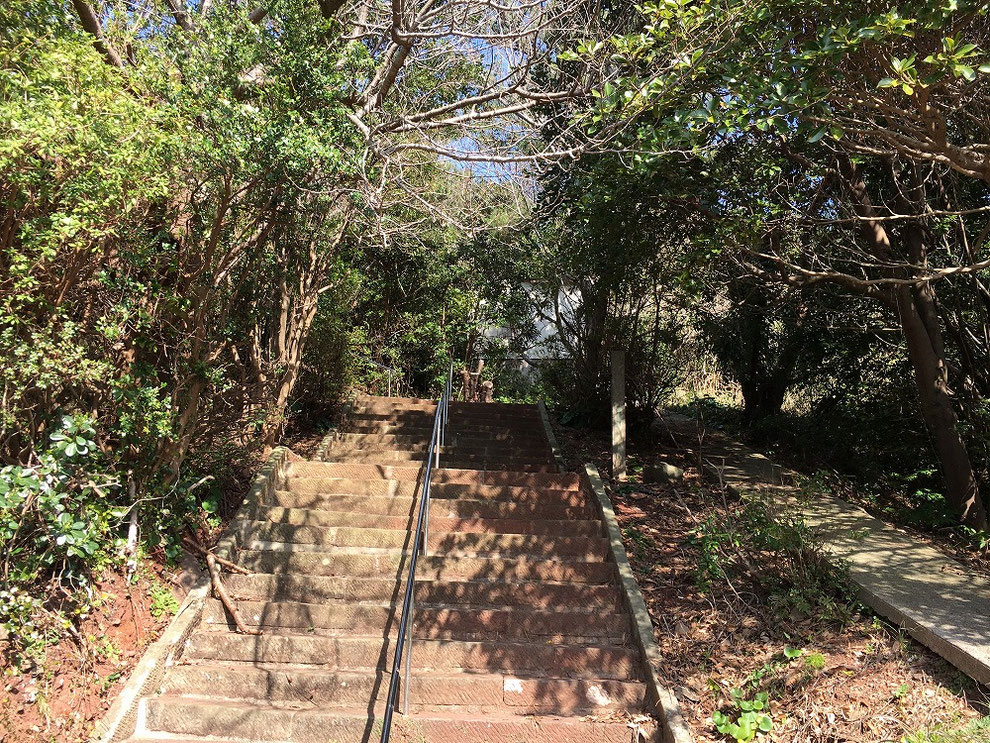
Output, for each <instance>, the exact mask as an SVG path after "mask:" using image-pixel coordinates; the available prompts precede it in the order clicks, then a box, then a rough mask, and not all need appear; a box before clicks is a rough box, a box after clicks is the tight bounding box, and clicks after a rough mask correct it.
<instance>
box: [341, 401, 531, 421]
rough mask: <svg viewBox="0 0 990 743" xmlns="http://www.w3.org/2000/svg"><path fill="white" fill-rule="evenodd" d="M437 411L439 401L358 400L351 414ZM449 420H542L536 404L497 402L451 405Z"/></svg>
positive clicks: (400, 413) (403, 413)
mask: <svg viewBox="0 0 990 743" xmlns="http://www.w3.org/2000/svg"><path fill="white" fill-rule="evenodd" d="M436 409H437V401H436V400H416V401H413V402H408V401H400V400H381V399H375V398H358V399H357V400H356V401H355V402H354V406H353V408H352V414H369V413H370V414H379V415H424V416H426V415H429V416H432V415H433V414H434V413H435V412H436ZM449 413H450V415H449V420H451V421H455V420H456V421H465V420H490V421H493V422H494V421H501V422H502V424H503V425H509V424H511V423H512V422H513V421H537V422H539V421H540V411H539V409H537V407H536V406H535V405H505V404H503V405H498V404H497V403H485V404H478V403H463V402H453V401H452V402H451V403H450V409H449Z"/></svg>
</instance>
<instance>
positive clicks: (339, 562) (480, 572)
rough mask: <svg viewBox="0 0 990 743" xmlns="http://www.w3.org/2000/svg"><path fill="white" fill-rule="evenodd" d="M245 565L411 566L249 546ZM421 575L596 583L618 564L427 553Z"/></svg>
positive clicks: (266, 569)
mask: <svg viewBox="0 0 990 743" xmlns="http://www.w3.org/2000/svg"><path fill="white" fill-rule="evenodd" d="M240 563H241V564H242V565H243V566H244V567H246V568H248V569H249V570H253V571H256V572H260V573H276V574H285V573H302V574H305V575H343V576H348V575H350V576H355V577H381V576H395V577H398V576H399V575H400V574H402V575H404V574H405V572H406V570H407V563H406V559H405V557H404V556H403V555H399V554H393V553H387V554H354V553H344V552H341V553H319V552H290V553H279V552H266V551H257V552H255V551H251V550H244V551H242V552H241V557H240ZM416 575H417V577H418V578H419V579H421V580H498V581H533V580H548V581H558V582H572V583H596V584H597V583H608V582H610V581H611V580H612V578H613V575H614V568H613V566H612V565H611V564H610V563H605V562H562V561H557V560H511V559H499V558H484V557H452V558H444V557H433V556H427V557H422V558H420V560H419V562H418V564H417V568H416Z"/></svg>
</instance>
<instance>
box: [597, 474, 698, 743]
mask: <svg viewBox="0 0 990 743" xmlns="http://www.w3.org/2000/svg"><path fill="white" fill-rule="evenodd" d="M582 479H583V480H584V485H585V487H586V488H587V490H588V491H589V492H591V493H594V494H595V501H596V503H597V504H598V510H599V513H600V514H601V517H602V520H603V521H604V522H605V528H606V531H607V536H608V541H609V546H610V548H611V550H612V557H613V558H614V560H615V565H616V571H617V573H618V578H619V582H620V584H621V585H622V595H623V599H624V602H625V604H626V608H627V609H628V610H629V614H630V619H631V621H632V630H633V637H634V639H635V641H636V645H637V647H638V648H639V651H640V653H641V654H642V658H643V675H644V677H645V679H646V686H647V701H648V703H649V704H650V705H652V707H653V709H654V710H655V712H656V715H657V717H658V718H659V720H660V728H661V729H660V740H661V741H662V743H691V742H692V740H693V738H692V736H691V731H690V729H689V728H688V726H687V724H686V723H685V722H684V717H683V716H682V715H681V707H680V704H679V703H678V701H677V697H675V696H674V695H673V693H672V692H671V691H670V689H668V688H667V687H666V686H664V685H663V684H662V683H660V678H659V676H657V667H658V666H659V665H660V651H659V649H658V648H657V644H656V641H655V640H654V638H653V622H652V620H651V619H650V613H649V611H647V609H646V602H645V601H644V600H643V594H642V593H641V592H640V590H639V584H638V583H637V582H636V576H635V575H634V574H633V570H632V566H631V565H630V564H629V558H628V557H626V549H625V547H624V546H623V544H622V534H621V532H620V531H619V524H618V521H616V518H615V511H614V509H613V508H612V500H611V499H610V498H609V497H608V493H606V492H605V486H604V484H603V483H602V478H601V475H600V474H599V473H598V468H597V467H596V466H595V465H594V464H586V465H584V472H583V473H582Z"/></svg>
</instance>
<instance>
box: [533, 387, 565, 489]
mask: <svg viewBox="0 0 990 743" xmlns="http://www.w3.org/2000/svg"><path fill="white" fill-rule="evenodd" d="M536 409H537V410H539V411H540V420H542V421H543V430H544V431H545V432H546V434H547V441H549V442H550V450H551V451H552V452H553V459H554V461H555V462H556V463H557V469H559V470H560V471H561V472H564V470H565V467H564V454H563V451H562V450H561V448H560V444H559V443H558V442H557V436H556V434H554V432H553V426H551V425H550V415H549V414H548V413H547V406H546V405H545V404H544V402H543V400H537V401H536Z"/></svg>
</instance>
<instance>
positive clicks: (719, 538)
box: [689, 494, 855, 622]
mask: <svg viewBox="0 0 990 743" xmlns="http://www.w3.org/2000/svg"><path fill="white" fill-rule="evenodd" d="M689 541H690V543H691V544H693V545H694V546H695V547H697V548H698V551H699V558H698V571H697V580H698V584H699V586H701V587H703V588H706V587H710V586H712V585H713V584H714V583H717V582H724V581H725V580H727V579H728V580H735V579H737V578H740V577H741V578H744V579H746V580H748V581H750V582H751V583H752V584H753V585H754V586H755V587H757V588H759V589H761V590H762V592H763V595H764V596H765V598H766V599H767V601H768V603H769V604H770V606H771V607H773V608H774V609H775V610H776V611H777V612H778V613H779V614H780V615H782V616H789V615H791V614H793V613H798V614H801V615H805V616H807V615H812V614H813V615H816V616H819V617H822V618H825V619H831V620H836V621H839V622H844V621H846V620H848V618H849V617H850V616H851V614H852V610H853V607H854V606H855V591H854V589H853V587H852V585H851V583H850V581H849V578H848V575H847V573H846V571H845V569H844V568H843V567H842V566H836V565H835V564H834V560H833V559H832V558H831V557H830V556H829V555H827V553H826V552H825V549H824V548H823V546H822V544H821V542H820V541H819V540H818V539H817V538H816V537H815V535H814V534H812V532H811V530H810V529H809V528H808V526H807V525H806V524H805V523H804V521H803V520H801V519H800V518H797V517H795V516H792V515H790V514H787V513H786V512H784V511H782V510H781V508H780V507H779V506H776V505H774V504H772V503H771V502H769V501H767V500H765V499H763V498H762V497H760V496H757V495H753V494H748V495H744V496H743V498H742V501H741V503H740V504H739V506H738V507H737V508H732V509H729V510H728V511H727V512H725V513H718V514H713V515H711V516H709V517H708V518H707V519H706V520H705V521H704V522H702V523H701V524H700V525H699V526H698V528H696V529H695V530H694V531H693V533H692V534H691V536H690V538H689Z"/></svg>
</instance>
